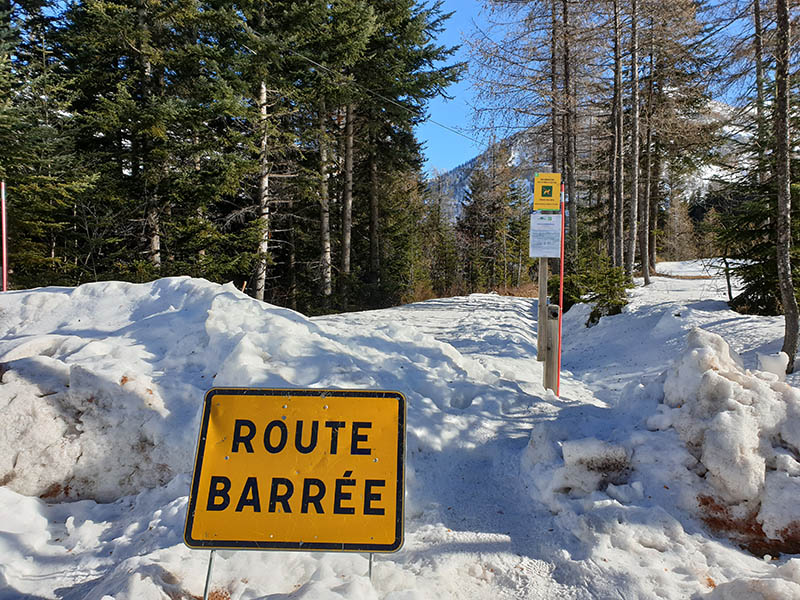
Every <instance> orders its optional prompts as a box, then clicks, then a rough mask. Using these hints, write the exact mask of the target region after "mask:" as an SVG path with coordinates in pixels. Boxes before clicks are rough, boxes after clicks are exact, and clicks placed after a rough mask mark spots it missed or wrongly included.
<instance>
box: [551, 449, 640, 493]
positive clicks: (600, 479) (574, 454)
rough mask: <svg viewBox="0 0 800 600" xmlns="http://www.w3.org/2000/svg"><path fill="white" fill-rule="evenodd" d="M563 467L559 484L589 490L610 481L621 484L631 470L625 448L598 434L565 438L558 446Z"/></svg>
mask: <svg viewBox="0 0 800 600" xmlns="http://www.w3.org/2000/svg"><path fill="white" fill-rule="evenodd" d="M561 452H562V454H563V456H564V468H563V469H562V470H561V473H560V478H561V483H560V486H559V487H561V488H562V489H568V490H570V491H573V492H579V493H584V494H589V493H591V492H593V491H595V490H597V489H600V488H601V487H605V486H606V485H607V484H609V483H613V484H622V483H625V480H626V479H627V476H628V471H629V470H630V458H629V456H628V451H627V450H626V449H625V448H623V447H621V446H615V445H613V444H609V443H608V442H604V441H602V440H598V439H597V438H584V439H581V440H570V441H566V442H564V443H563V444H562V446H561Z"/></svg>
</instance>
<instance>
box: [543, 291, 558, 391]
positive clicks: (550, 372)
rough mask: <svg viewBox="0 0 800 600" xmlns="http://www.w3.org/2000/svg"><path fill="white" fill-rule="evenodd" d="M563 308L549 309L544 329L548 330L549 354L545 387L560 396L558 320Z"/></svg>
mask: <svg viewBox="0 0 800 600" xmlns="http://www.w3.org/2000/svg"><path fill="white" fill-rule="evenodd" d="M560 312H561V308H560V307H559V306H558V305H557V304H551V305H549V306H548V307H547V320H546V322H545V327H544V329H546V330H547V352H546V356H547V357H546V359H545V363H544V387H545V389H547V390H552V391H553V393H554V394H558V375H559V373H558V367H559V364H558V363H559V361H558V356H559V354H560V350H561V349H560V348H559V347H558V346H559V339H558V320H559V318H558V317H559V314H560Z"/></svg>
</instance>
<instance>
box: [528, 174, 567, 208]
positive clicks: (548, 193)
mask: <svg viewBox="0 0 800 600" xmlns="http://www.w3.org/2000/svg"><path fill="white" fill-rule="evenodd" d="M533 210H561V173H538V174H537V175H536V178H535V179H534V184H533Z"/></svg>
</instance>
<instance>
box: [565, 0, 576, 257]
mask: <svg viewBox="0 0 800 600" xmlns="http://www.w3.org/2000/svg"><path fill="white" fill-rule="evenodd" d="M562 6H563V10H564V94H565V96H566V105H567V111H566V112H567V123H566V124H567V127H566V129H567V131H566V134H567V147H566V151H567V198H569V236H570V242H571V244H570V246H571V248H572V255H573V256H575V257H577V256H578V199H577V198H576V196H575V119H576V115H575V93H574V92H575V90H573V89H572V64H571V62H570V61H571V59H570V52H569V50H570V48H569V46H570V38H569V36H570V30H569V4H568V0H563V4H562Z"/></svg>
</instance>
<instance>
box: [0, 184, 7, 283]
mask: <svg viewBox="0 0 800 600" xmlns="http://www.w3.org/2000/svg"><path fill="white" fill-rule="evenodd" d="M0 229H2V232H0V236H2V238H3V291H4V292H6V291H8V245H7V244H6V237H7V235H6V182H5V180H3V181H0Z"/></svg>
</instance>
